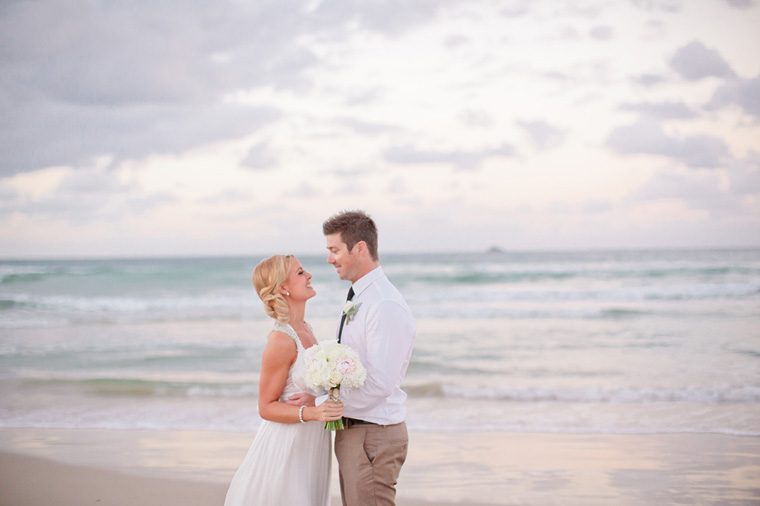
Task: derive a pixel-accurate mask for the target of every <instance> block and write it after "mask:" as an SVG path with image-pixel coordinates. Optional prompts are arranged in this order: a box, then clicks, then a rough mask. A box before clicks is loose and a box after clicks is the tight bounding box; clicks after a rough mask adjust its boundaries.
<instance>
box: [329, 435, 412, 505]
mask: <svg viewBox="0 0 760 506" xmlns="http://www.w3.org/2000/svg"><path fill="white" fill-rule="evenodd" d="M408 446H409V436H408V435H407V432H406V423H405V422H401V423H397V424H394V425H374V424H372V425H350V426H348V428H346V429H343V430H339V431H336V432H335V456H336V457H337V459H338V464H339V475H340V495H341V497H342V498H343V506H394V505H395V504H396V482H397V481H398V475H399V473H400V472H401V466H402V465H403V463H404V461H405V460H406V451H407V447H408Z"/></svg>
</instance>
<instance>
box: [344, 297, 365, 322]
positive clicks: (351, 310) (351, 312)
mask: <svg viewBox="0 0 760 506" xmlns="http://www.w3.org/2000/svg"><path fill="white" fill-rule="evenodd" d="M361 305H362V303H361V302H360V303H358V304H354V303H353V301H350V300H347V301H346V304H345V305H344V306H343V314H344V315H345V316H346V325H348V322H350V321H351V319H352V318H353V317H354V316H355V315H356V313H357V312H358V311H359V307H360V306H361Z"/></svg>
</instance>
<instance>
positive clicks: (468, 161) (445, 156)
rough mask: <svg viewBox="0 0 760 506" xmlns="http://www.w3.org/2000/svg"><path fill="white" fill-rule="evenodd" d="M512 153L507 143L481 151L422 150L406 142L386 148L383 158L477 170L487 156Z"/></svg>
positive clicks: (415, 163)
mask: <svg viewBox="0 0 760 506" xmlns="http://www.w3.org/2000/svg"><path fill="white" fill-rule="evenodd" d="M513 155H514V149H513V148H512V146H511V145H509V144H502V145H501V146H500V147H498V148H494V149H485V150H483V151H423V150H418V149H416V148H414V147H413V146H411V145H409V144H406V145H403V146H395V147H392V148H390V149H388V150H387V151H386V152H385V159H386V160H387V161H389V162H392V163H397V164H401V165H422V164H447V165H448V164H451V165H453V166H454V168H455V169H456V170H477V169H479V168H480V166H481V165H482V164H483V162H484V161H485V160H486V159H487V158H490V157H494V156H513Z"/></svg>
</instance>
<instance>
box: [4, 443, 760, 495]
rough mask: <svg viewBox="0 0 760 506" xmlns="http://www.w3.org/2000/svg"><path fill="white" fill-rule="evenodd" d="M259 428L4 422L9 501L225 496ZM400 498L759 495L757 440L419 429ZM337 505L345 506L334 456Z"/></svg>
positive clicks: (405, 467)
mask: <svg viewBox="0 0 760 506" xmlns="http://www.w3.org/2000/svg"><path fill="white" fill-rule="evenodd" d="M252 438H253V435H252V434H249V433H229V432H210V431H208V432H207V431H193V432H191V431H116V430H89V429H88V430H70V429H2V430H0V491H2V493H0V506H11V505H13V506H18V505H20V504H23V505H27V506H51V505H56V506H67V505H71V506H84V505H99V506H135V505H140V506H151V505H155V506H158V505H167V504H182V505H186V506H202V505H204V506H205V505H220V506H221V505H222V504H223V502H224V496H225V493H226V490H227V486H228V484H229V481H230V480H231V479H232V475H233V473H234V472H235V470H236V469H237V466H238V465H239V464H240V462H241V461H242V459H243V457H244V455H245V453H246V451H247V449H248V446H249V444H250V442H251V440H252ZM410 439H411V447H410V450H409V457H408V459H407V463H406V464H405V466H404V468H403V470H402V475H401V478H400V480H399V485H398V505H399V506H430V505H433V504H436V505H449V504H461V505H464V504H466V505H468V506H477V505H489V504H493V505H496V504H499V505H548V504H552V505H554V504H566V505H595V504H600V505H601V504H610V505H612V504H614V505H643V504H647V505H648V504H732V505H744V504H747V505H750V504H758V503H760V438H757V437H740V436H728V435H719V434H647V435H625V434H539V433H507V432H465V433H453V432H452V433H412V434H411V435H410ZM332 478H333V480H332V481H333V483H332V494H333V501H332V504H333V505H335V506H337V505H339V504H340V500H339V498H338V494H339V491H338V485H337V465H336V464H335V463H334V467H333V471H332Z"/></svg>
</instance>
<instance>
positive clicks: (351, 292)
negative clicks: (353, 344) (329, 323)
mask: <svg viewBox="0 0 760 506" xmlns="http://www.w3.org/2000/svg"><path fill="white" fill-rule="evenodd" d="M353 298H354V287H353V286H352V287H351V288H349V289H348V296H347V297H346V302H348V301H349V300H351V299H353ZM344 323H346V313H343V316H341V317H340V330H338V343H340V336H342V335H343V324H344Z"/></svg>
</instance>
